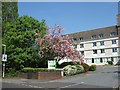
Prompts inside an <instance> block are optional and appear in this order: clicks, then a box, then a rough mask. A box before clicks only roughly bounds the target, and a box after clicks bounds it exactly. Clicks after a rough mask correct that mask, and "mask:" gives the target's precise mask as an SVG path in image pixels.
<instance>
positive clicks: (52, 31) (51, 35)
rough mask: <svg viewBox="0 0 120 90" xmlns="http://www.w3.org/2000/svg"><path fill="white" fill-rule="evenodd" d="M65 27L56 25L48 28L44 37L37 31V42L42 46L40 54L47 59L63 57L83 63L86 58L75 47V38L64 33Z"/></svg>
mask: <svg viewBox="0 0 120 90" xmlns="http://www.w3.org/2000/svg"><path fill="white" fill-rule="evenodd" d="M62 31H63V27H61V26H59V25H55V26H54V27H53V28H48V33H47V34H46V35H45V36H44V37H40V36H38V35H40V34H38V33H37V32H35V34H36V37H37V38H36V44H38V45H39V46H40V50H39V54H40V56H41V57H47V59H54V58H56V59H57V60H58V61H59V60H61V59H62V58H69V59H71V60H72V61H73V62H76V61H77V62H78V60H79V62H80V63H82V62H83V61H84V58H83V57H82V56H81V55H80V52H79V51H77V50H76V49H75V48H74V43H73V39H72V38H70V37H69V36H68V35H62Z"/></svg>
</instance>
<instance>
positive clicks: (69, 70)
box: [63, 65, 84, 76]
mask: <svg viewBox="0 0 120 90" xmlns="http://www.w3.org/2000/svg"><path fill="white" fill-rule="evenodd" d="M63 72H64V75H67V76H71V75H75V74H79V73H82V72H84V68H83V66H81V65H67V66H65V67H64V68H63Z"/></svg>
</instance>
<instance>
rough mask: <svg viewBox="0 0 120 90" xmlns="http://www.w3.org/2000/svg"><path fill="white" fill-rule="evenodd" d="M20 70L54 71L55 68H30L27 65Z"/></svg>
mask: <svg viewBox="0 0 120 90" xmlns="http://www.w3.org/2000/svg"><path fill="white" fill-rule="evenodd" d="M21 71H22V72H38V71H49V72H53V71H56V70H55V69H47V68H30V67H27V68H23V69H22V70H21Z"/></svg>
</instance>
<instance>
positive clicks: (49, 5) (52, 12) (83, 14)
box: [18, 2, 118, 34]
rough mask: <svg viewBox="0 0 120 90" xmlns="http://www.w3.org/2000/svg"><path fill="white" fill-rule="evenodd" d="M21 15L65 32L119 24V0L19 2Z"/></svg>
mask: <svg viewBox="0 0 120 90" xmlns="http://www.w3.org/2000/svg"><path fill="white" fill-rule="evenodd" d="M18 11H19V16H23V15H28V16H32V17H33V18H35V19H37V20H39V21H41V20H42V19H44V20H46V24H47V26H50V27H54V25H55V24H57V25H61V26H62V27H63V28H64V31H63V34H70V33H76V32H81V31H87V30H92V29H97V28H103V27H109V26H113V25H116V24H117V14H118V3H117V2H19V3H18Z"/></svg>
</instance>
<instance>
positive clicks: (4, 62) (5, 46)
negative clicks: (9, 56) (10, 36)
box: [2, 44, 6, 78]
mask: <svg viewBox="0 0 120 90" xmlns="http://www.w3.org/2000/svg"><path fill="white" fill-rule="evenodd" d="M2 46H3V47H4V54H3V55H4V56H5V52H6V45H5V44H2ZM4 58H5V57H3V59H4ZM2 61H3V69H2V70H3V75H2V77H3V78H4V77H5V61H4V60H2Z"/></svg>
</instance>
